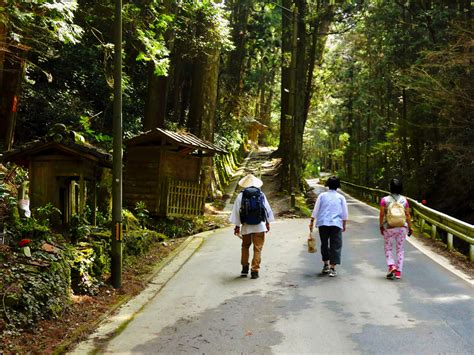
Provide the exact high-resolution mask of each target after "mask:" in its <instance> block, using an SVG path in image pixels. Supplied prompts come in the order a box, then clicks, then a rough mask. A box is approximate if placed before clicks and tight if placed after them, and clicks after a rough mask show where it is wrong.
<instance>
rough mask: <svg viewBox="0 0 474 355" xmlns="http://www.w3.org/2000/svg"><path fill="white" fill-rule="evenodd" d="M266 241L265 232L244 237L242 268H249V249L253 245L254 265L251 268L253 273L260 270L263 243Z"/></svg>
mask: <svg viewBox="0 0 474 355" xmlns="http://www.w3.org/2000/svg"><path fill="white" fill-rule="evenodd" d="M264 241H265V232H260V233H250V234H246V235H243V236H242V257H241V260H240V261H241V264H242V266H247V265H248V264H249V257H250V253H249V249H250V245H252V243H253V258H252V265H251V267H250V270H251V271H258V270H260V260H261V254H262V248H263V243H264Z"/></svg>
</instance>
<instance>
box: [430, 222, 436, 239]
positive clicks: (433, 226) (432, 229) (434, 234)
mask: <svg viewBox="0 0 474 355" xmlns="http://www.w3.org/2000/svg"><path fill="white" fill-rule="evenodd" d="M431 238H433V239H436V225H434V224H432V225H431Z"/></svg>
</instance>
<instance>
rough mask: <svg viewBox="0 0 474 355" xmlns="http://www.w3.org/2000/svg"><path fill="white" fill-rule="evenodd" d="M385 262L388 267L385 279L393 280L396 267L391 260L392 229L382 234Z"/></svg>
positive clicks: (393, 237) (393, 238)
mask: <svg viewBox="0 0 474 355" xmlns="http://www.w3.org/2000/svg"><path fill="white" fill-rule="evenodd" d="M383 239H384V252H385V260H386V262H387V266H388V273H387V278H389V279H393V277H394V276H395V272H396V271H397V267H396V266H395V261H394V258H393V251H392V250H393V241H394V240H395V234H394V229H393V228H392V229H385V230H384V232H383Z"/></svg>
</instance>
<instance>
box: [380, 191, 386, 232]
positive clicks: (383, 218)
mask: <svg viewBox="0 0 474 355" xmlns="http://www.w3.org/2000/svg"><path fill="white" fill-rule="evenodd" d="M384 220H385V202H384V199H383V198H382V200H381V201H380V212H379V226H380V227H379V228H380V234H382V235H383V232H384V230H385V227H384V226H383V222H384Z"/></svg>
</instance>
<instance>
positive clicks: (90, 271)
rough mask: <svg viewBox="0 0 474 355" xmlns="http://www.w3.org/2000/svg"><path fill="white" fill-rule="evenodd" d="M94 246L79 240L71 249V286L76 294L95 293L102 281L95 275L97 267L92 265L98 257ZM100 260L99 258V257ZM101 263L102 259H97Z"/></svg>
mask: <svg viewBox="0 0 474 355" xmlns="http://www.w3.org/2000/svg"><path fill="white" fill-rule="evenodd" d="M97 257H98V255H97V254H96V253H95V250H94V248H93V247H92V245H91V244H90V243H86V242H80V243H78V244H77V247H76V248H75V249H74V250H73V258H72V260H71V287H72V290H73V291H74V293H76V294H81V295H84V294H87V295H94V294H96V293H97V291H98V289H99V286H100V285H101V283H102V281H101V280H100V278H98V277H97V276H99V277H101V276H102V274H99V275H96V274H95V272H97V269H98V268H97V267H94V264H95V261H96V260H97V259H98V258H97ZM99 260H100V258H99ZM99 264H102V260H100V261H99Z"/></svg>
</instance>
